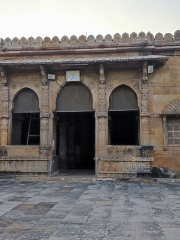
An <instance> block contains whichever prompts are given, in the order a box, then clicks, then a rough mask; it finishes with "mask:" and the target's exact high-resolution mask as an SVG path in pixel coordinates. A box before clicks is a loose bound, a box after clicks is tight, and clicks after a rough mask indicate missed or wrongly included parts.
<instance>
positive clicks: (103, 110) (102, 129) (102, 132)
mask: <svg viewBox="0 0 180 240" xmlns="http://www.w3.org/2000/svg"><path fill="white" fill-rule="evenodd" d="M99 72H100V79H99V86H98V113H97V118H98V142H97V145H106V144H107V138H108V137H107V107H106V81H105V77H104V66H103V64H100V68H99Z"/></svg>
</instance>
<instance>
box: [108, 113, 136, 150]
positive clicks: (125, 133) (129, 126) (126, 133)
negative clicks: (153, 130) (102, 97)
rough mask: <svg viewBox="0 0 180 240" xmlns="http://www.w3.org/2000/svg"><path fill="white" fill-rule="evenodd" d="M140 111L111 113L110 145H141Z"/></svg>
mask: <svg viewBox="0 0 180 240" xmlns="http://www.w3.org/2000/svg"><path fill="white" fill-rule="evenodd" d="M138 132H139V111H119V112H118V111H115V112H113V111H112V112H111V111H109V144H111V145H138V144H139V140H138V138H139V136H138Z"/></svg>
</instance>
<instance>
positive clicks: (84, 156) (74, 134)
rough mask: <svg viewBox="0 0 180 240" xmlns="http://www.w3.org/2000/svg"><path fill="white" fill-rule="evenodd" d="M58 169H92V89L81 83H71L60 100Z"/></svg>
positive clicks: (64, 89) (93, 130)
mask: <svg viewBox="0 0 180 240" xmlns="http://www.w3.org/2000/svg"><path fill="white" fill-rule="evenodd" d="M56 116H57V117H58V118H57V119H58V123H57V131H56V155H57V156H58V166H57V169H58V170H64V169H92V168H94V160H93V158H94V156H95V119H94V110H93V100H92V95H91V92H90V91H89V89H88V88H87V87H85V86H84V85H83V84H82V83H79V82H70V83H67V84H66V85H65V86H64V87H63V88H62V90H61V91H60V92H59V94H58V96H57V101H56Z"/></svg>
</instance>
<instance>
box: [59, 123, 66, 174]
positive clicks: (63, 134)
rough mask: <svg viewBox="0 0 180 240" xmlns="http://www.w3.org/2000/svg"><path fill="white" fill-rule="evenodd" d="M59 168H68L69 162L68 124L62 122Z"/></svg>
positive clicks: (60, 128)
mask: <svg viewBox="0 0 180 240" xmlns="http://www.w3.org/2000/svg"><path fill="white" fill-rule="evenodd" d="M58 168H59V170H66V169H67V168H68V164H67V124H66V123H60V126H59V164H58Z"/></svg>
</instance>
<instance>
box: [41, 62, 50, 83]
mask: <svg viewBox="0 0 180 240" xmlns="http://www.w3.org/2000/svg"><path fill="white" fill-rule="evenodd" d="M40 71H41V76H42V78H41V81H42V84H43V85H47V84H48V83H49V82H48V77H47V69H46V67H45V65H40Z"/></svg>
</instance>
